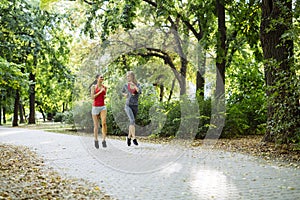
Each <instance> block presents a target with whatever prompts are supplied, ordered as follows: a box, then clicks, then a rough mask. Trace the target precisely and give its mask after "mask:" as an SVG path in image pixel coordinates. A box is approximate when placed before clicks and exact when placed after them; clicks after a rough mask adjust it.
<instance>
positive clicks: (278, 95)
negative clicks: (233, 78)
mask: <svg viewBox="0 0 300 200" xmlns="http://www.w3.org/2000/svg"><path fill="white" fill-rule="evenodd" d="M295 66H297V67H299V65H298V64H296V65H295ZM291 71H294V72H295V70H294V67H292V70H291ZM276 77H277V80H276V82H275V84H274V86H272V87H269V88H268V90H269V91H275V92H272V93H271V95H270V96H269V98H268V105H269V106H270V108H271V112H272V119H271V120H268V123H267V128H268V129H269V130H270V135H272V136H273V139H274V141H275V142H276V143H279V144H283V143H284V144H286V143H298V144H299V143H300V140H299V139H300V100H299V97H300V80H299V77H297V76H291V75H290V74H283V73H280V74H277V76H276Z"/></svg>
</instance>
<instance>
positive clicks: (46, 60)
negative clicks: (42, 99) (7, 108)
mask: <svg viewBox="0 0 300 200" xmlns="http://www.w3.org/2000/svg"><path fill="white" fill-rule="evenodd" d="M0 10H1V13H0V29H1V34H0V44H1V47H2V48H1V49H0V56H2V57H3V58H5V59H6V60H7V61H9V62H13V63H16V64H23V63H24V65H23V69H22V71H23V72H24V73H28V74H30V76H28V78H29V80H30V89H29V91H28V93H27V95H28V96H29V101H30V103H29V108H30V113H29V123H35V103H36V97H37V95H36V86H37V84H38V83H40V82H47V80H49V79H51V80H52V81H54V80H59V81H60V82H61V85H65V87H63V88H66V87H69V86H70V84H69V83H70V82H71V83H72V81H69V80H70V79H72V76H71V75H70V74H71V72H70V70H69V69H68V68H67V67H66V66H65V65H64V64H65V63H66V61H67V57H68V51H69V50H68V47H67V45H68V39H66V37H65V35H64V34H63V32H62V31H61V32H60V31H58V30H61V29H62V26H59V25H60V24H61V21H62V19H64V18H63V17H62V16H61V15H58V14H51V13H49V12H47V11H42V10H40V9H39V7H38V6H37V5H35V4H34V3H32V2H28V1H26V0H21V1H16V0H12V1H7V0H5V1H2V2H1V3H0ZM42 72H47V75H48V76H46V77H40V74H41V73H42ZM67 79H68V80H67ZM66 83H67V84H66ZM48 88H51V89H49V90H48V91H47V92H45V90H46V89H48ZM53 88H55V86H53V85H50V84H46V87H43V88H42V90H41V91H40V93H39V94H40V95H39V96H41V95H43V96H46V97H48V98H49V97H50V95H49V94H50V93H49V91H51V93H56V90H53ZM68 90H70V87H69V88H68ZM59 91H61V87H59ZM66 94H68V95H64V97H66V98H67V99H68V101H69V99H70V98H69V95H70V93H66ZM39 96H38V97H39ZM16 98H17V96H16ZM15 102H16V104H15V105H16V106H18V107H19V105H17V104H18V101H15ZM49 102H51V101H49ZM54 102H55V103H54ZM50 104H52V105H53V104H57V101H54V100H53V99H52V103H50Z"/></svg>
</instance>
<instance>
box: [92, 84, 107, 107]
mask: <svg viewBox="0 0 300 200" xmlns="http://www.w3.org/2000/svg"><path fill="white" fill-rule="evenodd" d="M99 91H100V88H98V85H96V86H95V92H94V94H97V93H98V92H99ZM105 95H106V89H105V90H104V91H103V92H101V93H100V94H99V95H98V96H97V97H96V98H95V99H94V102H93V106H104V105H105V103H104V98H105Z"/></svg>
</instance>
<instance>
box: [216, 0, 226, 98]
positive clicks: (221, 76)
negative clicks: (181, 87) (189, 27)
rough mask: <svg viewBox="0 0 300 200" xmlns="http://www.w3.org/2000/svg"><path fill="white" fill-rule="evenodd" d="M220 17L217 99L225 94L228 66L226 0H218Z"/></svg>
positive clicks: (218, 15)
mask: <svg viewBox="0 0 300 200" xmlns="http://www.w3.org/2000/svg"><path fill="white" fill-rule="evenodd" d="M216 5H217V17H218V40H217V62H216V66H217V80H216V94H215V95H216V97H217V98H219V97H222V96H224V94H225V66H226V60H225V55H226V26H225V7H224V0H216Z"/></svg>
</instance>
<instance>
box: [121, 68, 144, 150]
mask: <svg viewBox="0 0 300 200" xmlns="http://www.w3.org/2000/svg"><path fill="white" fill-rule="evenodd" d="M126 77H127V81H128V82H127V83H126V84H125V85H124V86H123V88H122V94H123V95H124V96H125V97H126V103H125V112H126V114H127V116H128V118H129V121H130V124H129V132H128V136H127V138H126V141H127V145H128V146H130V145H131V139H132V142H133V144H135V145H138V142H137V140H136V138H135V119H136V115H137V112H138V101H139V96H140V94H141V92H142V90H141V87H140V84H139V83H138V82H137V80H136V78H135V74H134V73H133V72H132V71H128V72H127V75H126Z"/></svg>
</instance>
